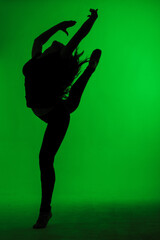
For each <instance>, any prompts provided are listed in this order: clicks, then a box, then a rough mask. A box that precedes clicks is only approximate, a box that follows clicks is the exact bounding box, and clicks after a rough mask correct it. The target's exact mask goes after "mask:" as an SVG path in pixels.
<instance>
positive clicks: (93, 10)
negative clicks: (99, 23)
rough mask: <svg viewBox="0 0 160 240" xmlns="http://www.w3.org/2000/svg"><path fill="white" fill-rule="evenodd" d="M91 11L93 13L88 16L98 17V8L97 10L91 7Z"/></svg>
mask: <svg viewBox="0 0 160 240" xmlns="http://www.w3.org/2000/svg"><path fill="white" fill-rule="evenodd" d="M89 11H90V12H91V15H88V17H96V18H97V17H98V14H97V11H98V8H97V9H96V10H95V9H92V8H90V10H89Z"/></svg>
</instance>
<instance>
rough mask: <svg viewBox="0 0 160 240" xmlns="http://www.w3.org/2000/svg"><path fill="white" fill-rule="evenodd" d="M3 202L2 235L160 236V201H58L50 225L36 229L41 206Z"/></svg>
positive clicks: (5, 239)
mask: <svg viewBox="0 0 160 240" xmlns="http://www.w3.org/2000/svg"><path fill="white" fill-rule="evenodd" d="M17 209H18V208H17V207H16V208H14V207H13V206H12V207H11V206H7V207H5V206H3V208H2V206H1V209H0V210H1V214H0V239H2V240H10V239H16V240H19V239H23V240H25V239H28V240H32V239H34V240H41V239H44V240H48V239H54V240H72V239H75V240H76V239H78V240H85V239H87V240H94V239H99V240H101V239H103V240H104V239H106V240H121V239H123V240H160V204H154V205H153V204H152V205H151V204H137V205H133V204H130V205H129V204H128V205H124V204H81V205H78V204H74V205H70V204H66V205H65V206H64V205H62V204H59V205H58V204H57V205H55V206H54V207H52V214H53V216H52V218H51V219H50V221H49V223H48V225H47V227H46V229H32V225H33V224H34V223H35V222H36V220H37V217H38V206H31V207H26V206H24V207H22V206H21V207H20V208H19V210H17Z"/></svg>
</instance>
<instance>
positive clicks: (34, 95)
mask: <svg viewBox="0 0 160 240" xmlns="http://www.w3.org/2000/svg"><path fill="white" fill-rule="evenodd" d="M97 10H98V9H97ZM97 10H94V9H90V12H91V15H89V16H88V17H89V19H87V21H86V22H85V23H84V24H83V25H82V27H81V28H80V29H79V30H78V32H77V33H76V34H75V35H74V36H73V38H72V39H71V40H70V41H69V43H68V44H67V45H66V46H64V45H63V44H62V43H60V42H57V41H54V42H53V43H52V45H51V47H49V48H48V49H47V50H45V51H44V52H43V53H42V45H43V44H44V43H45V42H47V40H48V39H49V38H50V37H51V36H52V35H53V34H54V33H56V32H57V31H58V30H62V31H64V32H65V33H66V34H67V35H68V32H67V30H66V29H67V28H69V27H71V26H73V25H75V23H76V22H75V21H64V22H62V23H59V24H58V25H56V26H54V27H52V28H51V29H49V30H48V31H46V32H44V33H43V34H41V35H40V36H39V37H37V38H36V39H35V40H34V44H33V49H32V59H30V60H29V61H28V62H27V63H26V64H25V65H24V67H23V74H24V76H25V91H26V96H25V97H26V102H27V107H29V108H31V109H32V110H33V112H34V113H35V115H36V116H37V117H39V118H40V119H41V120H43V121H44V122H46V123H47V124H48V125H47V128H46V131H45V134H44V138H43V142H42V146H41V150H40V154H39V166H40V173H41V188H42V199H41V206H40V213H39V217H38V220H37V222H36V224H35V225H34V226H33V228H44V227H46V225H47V223H48V221H49V219H50V218H51V216H52V213H51V205H50V204H51V198H52V193H53V188H54V183H55V171H54V167H53V162H54V157H55V155H56V153H57V151H58V149H59V147H60V145H61V143H62V140H63V138H64V136H65V134H66V131H67V128H68V125H69V121H70V113H72V112H73V111H75V110H76V108H77V107H78V105H79V102H80V99H81V96H82V93H83V91H84V89H85V86H86V84H87V82H88V80H89V78H90V77H91V75H92V73H93V72H94V71H95V69H96V67H97V64H98V62H99V59H100V56H101V50H100V49H96V50H94V51H93V52H92V55H91V57H90V59H85V60H84V61H82V62H80V61H79V57H80V56H81V55H82V54H83V52H82V53H81V54H78V53H77V46H78V44H79V43H80V41H81V40H82V39H83V38H84V37H85V36H86V35H87V34H88V33H89V31H90V30H91V28H92V26H93V24H94V22H95V20H96V19H97V17H98V15H97ZM74 50H76V51H75V54H74V55H72V53H73V51H74ZM86 62H89V65H88V67H87V68H86V70H85V71H84V72H83V74H82V75H81V76H80V77H79V78H78V80H77V81H76V82H75V83H74V84H73V82H74V79H75V78H76V77H77V76H78V75H79V73H80V67H81V65H82V64H84V63H86Z"/></svg>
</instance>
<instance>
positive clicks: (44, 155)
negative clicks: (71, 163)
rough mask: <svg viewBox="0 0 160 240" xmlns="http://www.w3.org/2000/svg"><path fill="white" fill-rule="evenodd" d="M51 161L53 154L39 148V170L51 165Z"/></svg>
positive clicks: (52, 160)
mask: <svg viewBox="0 0 160 240" xmlns="http://www.w3.org/2000/svg"><path fill="white" fill-rule="evenodd" d="M53 162H54V156H52V155H50V154H49V153H48V152H47V151H43V150H40V153H39V166H40V170H41V171H42V170H44V169H48V168H50V167H52V166H53Z"/></svg>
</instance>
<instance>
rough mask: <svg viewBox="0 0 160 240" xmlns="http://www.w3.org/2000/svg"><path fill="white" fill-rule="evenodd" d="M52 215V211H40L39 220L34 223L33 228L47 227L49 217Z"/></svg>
mask: <svg viewBox="0 0 160 240" xmlns="http://www.w3.org/2000/svg"><path fill="white" fill-rule="evenodd" d="M51 217H52V212H51V211H50V212H48V213H47V212H45V213H40V214H39V217H38V220H37V222H36V223H35V224H34V225H33V228H34V229H35V228H45V227H46V226H47V223H48V221H49V219H50V218H51Z"/></svg>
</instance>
